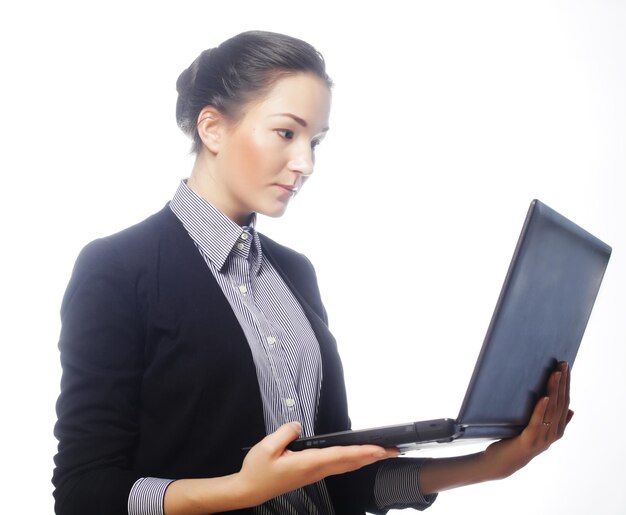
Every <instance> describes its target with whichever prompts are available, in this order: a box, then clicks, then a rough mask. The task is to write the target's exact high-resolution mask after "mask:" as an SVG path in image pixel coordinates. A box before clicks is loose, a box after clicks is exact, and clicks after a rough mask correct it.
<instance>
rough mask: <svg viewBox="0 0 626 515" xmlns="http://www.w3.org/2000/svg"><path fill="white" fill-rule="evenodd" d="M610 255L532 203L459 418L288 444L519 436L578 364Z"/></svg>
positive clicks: (402, 443)
mask: <svg viewBox="0 0 626 515" xmlns="http://www.w3.org/2000/svg"><path fill="white" fill-rule="evenodd" d="M610 255H611V247H609V246H608V245H607V244H605V243H603V242H602V241H600V240H599V239H598V238H596V237H595V236H593V235H592V234H590V233H588V232H587V231H585V230H584V229H582V228H580V227H579V226H577V225H576V224H574V223H573V222H571V221H570V220H568V219H567V218H565V217H564V216H562V215H560V214H559V213H557V212H556V211H554V210H553V209H551V208H550V207H548V206H547V205H545V204H543V203H542V202H540V201H539V200H533V201H532V202H531V204H530V208H529V210H528V213H527V215H526V219H525V221H524V225H523V227H522V231H521V234H520V237H519V239H518V242H517V246H516V248H515V251H514V253H513V258H512V260H511V264H510V265H509V270H508V272H507V275H506V277H505V280H504V284H503V286H502V289H501V292H500V296H499V298H498V301H497V304H496V308H495V310H494V313H493V316H492V319H491V322H490V325H489V328H488V330H487V333H486V336H485V339H484V341H483V346H482V348H481V351H480V354H479V356H478V359H477V362H476V365H475V367H474V372H473V374H472V377H471V380H470V383H469V386H468V388H467V391H466V394H465V399H464V401H463V404H462V406H461V410H460V413H459V416H458V418H457V419H456V420H451V419H447V418H444V419H436V420H427V421H418V422H410V423H406V424H397V425H392V426H384V427H378V428H372V429H361V430H353V431H341V432H338V433H331V434H325V435H316V436H313V437H308V438H301V439H298V440H296V441H295V442H292V444H290V445H289V448H290V449H292V450H301V449H306V448H311V447H329V446H331V445H351V444H365V443H372V444H376V445H382V446H384V447H398V448H400V449H402V450H405V451H406V450H412V449H417V448H422V447H426V446H429V445H430V444H437V445H439V444H441V443H444V442H451V441H464V440H472V439H481V440H482V439H499V438H505V437H510V436H514V435H516V434H518V433H519V432H520V431H521V430H522V429H523V428H524V427H525V426H526V424H527V423H528V420H529V419H530V416H531V414H532V410H533V408H534V406H535V404H536V402H537V400H538V399H539V397H540V396H541V395H543V394H544V388H545V384H546V381H547V379H548V375H549V374H550V372H551V371H552V370H553V369H554V367H555V365H556V364H557V362H558V361H567V362H568V363H570V365H572V364H573V363H574V359H575V358H576V354H577V352H578V348H579V346H580V343H581V340H582V337H583V333H584V331H585V328H586V326H587V321H588V320H589V316H590V314H591V310H592V308H593V305H594V302H595V299H596V296H597V294H598V290H599V288H600V284H601V282H602V278H603V276H604V271H605V269H606V266H607V264H608V260H609V257H610Z"/></svg>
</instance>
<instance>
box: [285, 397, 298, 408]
mask: <svg viewBox="0 0 626 515" xmlns="http://www.w3.org/2000/svg"><path fill="white" fill-rule="evenodd" d="M285 404H286V405H287V407H288V408H293V407H294V406H295V405H296V401H295V400H293V399H285Z"/></svg>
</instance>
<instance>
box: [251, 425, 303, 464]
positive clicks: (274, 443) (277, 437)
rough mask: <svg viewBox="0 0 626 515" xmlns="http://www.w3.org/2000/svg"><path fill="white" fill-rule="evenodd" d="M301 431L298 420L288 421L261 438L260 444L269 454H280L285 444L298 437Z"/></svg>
mask: <svg viewBox="0 0 626 515" xmlns="http://www.w3.org/2000/svg"><path fill="white" fill-rule="evenodd" d="M301 433H302V425H301V424H300V423H299V422H289V423H287V424H283V425H282V426H280V427H279V428H278V429H277V430H276V431H275V432H273V433H271V434H269V435H267V436H266V437H265V438H263V440H261V442H260V444H261V446H262V447H263V448H264V449H266V451H267V452H269V453H270V454H271V455H274V456H276V455H280V454H282V453H283V452H284V451H285V448H286V447H287V445H289V444H290V443H291V442H293V441H294V440H295V439H296V438H298V437H299V436H300V434H301Z"/></svg>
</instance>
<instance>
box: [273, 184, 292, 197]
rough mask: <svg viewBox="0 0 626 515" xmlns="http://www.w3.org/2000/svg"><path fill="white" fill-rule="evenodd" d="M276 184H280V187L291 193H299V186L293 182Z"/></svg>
mask: <svg viewBox="0 0 626 515" xmlns="http://www.w3.org/2000/svg"><path fill="white" fill-rule="evenodd" d="M275 186H278V187H279V188H280V189H282V190H284V191H285V192H287V193H289V194H291V195H295V194H296V193H298V188H297V187H296V186H293V185H291V184H275Z"/></svg>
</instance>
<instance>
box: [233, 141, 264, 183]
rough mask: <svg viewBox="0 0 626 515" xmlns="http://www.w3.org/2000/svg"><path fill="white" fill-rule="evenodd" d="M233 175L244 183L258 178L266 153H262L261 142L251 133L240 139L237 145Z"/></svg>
mask: <svg viewBox="0 0 626 515" xmlns="http://www.w3.org/2000/svg"><path fill="white" fill-rule="evenodd" d="M236 148H237V157H236V163H235V166H236V169H235V170H233V171H234V172H235V174H236V175H237V176H238V177H240V178H241V179H242V180H244V181H246V182H247V181H250V180H254V179H255V178H257V177H259V175H260V173H261V172H262V169H263V166H264V164H265V162H266V160H267V152H263V145H262V142H261V141H260V140H259V137H258V134H257V133H256V132H254V131H253V132H252V134H250V135H246V136H245V137H242V138H241V139H240V141H238V144H237V147H236Z"/></svg>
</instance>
